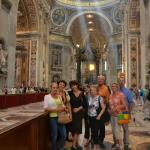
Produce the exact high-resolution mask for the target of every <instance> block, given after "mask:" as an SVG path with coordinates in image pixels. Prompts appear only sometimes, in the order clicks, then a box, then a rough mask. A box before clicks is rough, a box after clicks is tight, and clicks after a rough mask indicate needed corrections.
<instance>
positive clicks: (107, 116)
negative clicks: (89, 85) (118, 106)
mask: <svg viewBox="0 0 150 150" xmlns="http://www.w3.org/2000/svg"><path fill="white" fill-rule="evenodd" d="M100 98H101V97H100V96H99V97H98V103H99V108H98V109H97V115H98V114H99V113H100V111H101V110H102V108H101V104H100ZM100 120H102V121H103V122H104V123H108V122H109V121H110V114H109V112H108V104H106V108H105V111H104V113H103V114H102V116H101V119H100Z"/></svg>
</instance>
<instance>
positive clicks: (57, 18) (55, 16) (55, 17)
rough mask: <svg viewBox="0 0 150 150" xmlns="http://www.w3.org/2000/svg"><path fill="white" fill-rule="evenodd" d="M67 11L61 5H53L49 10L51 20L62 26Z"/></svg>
mask: <svg viewBox="0 0 150 150" xmlns="http://www.w3.org/2000/svg"><path fill="white" fill-rule="evenodd" d="M66 19H67V11H65V9H63V8H61V7H55V8H54V9H53V10H52V12H51V20H52V22H53V24H55V25H56V26H62V25H64V24H65V23H66Z"/></svg>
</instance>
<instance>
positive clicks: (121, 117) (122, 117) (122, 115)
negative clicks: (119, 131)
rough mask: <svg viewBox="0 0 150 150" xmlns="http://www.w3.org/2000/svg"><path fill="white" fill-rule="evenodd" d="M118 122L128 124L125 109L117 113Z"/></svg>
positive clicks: (127, 115) (127, 114)
mask: <svg viewBox="0 0 150 150" xmlns="http://www.w3.org/2000/svg"><path fill="white" fill-rule="evenodd" d="M117 117H118V124H119V125H123V124H128V123H129V113H128V112H127V111H125V112H122V113H120V114H118V116H117Z"/></svg>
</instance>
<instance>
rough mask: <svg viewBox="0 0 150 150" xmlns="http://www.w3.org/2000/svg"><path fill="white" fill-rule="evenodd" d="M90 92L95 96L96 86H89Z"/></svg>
mask: <svg viewBox="0 0 150 150" xmlns="http://www.w3.org/2000/svg"><path fill="white" fill-rule="evenodd" d="M90 93H91V96H96V95H97V93H98V92H97V88H96V87H91V88H90Z"/></svg>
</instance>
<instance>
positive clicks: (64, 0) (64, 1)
mask: <svg viewBox="0 0 150 150" xmlns="http://www.w3.org/2000/svg"><path fill="white" fill-rule="evenodd" d="M56 1H57V3H59V4H61V5H64V6H68V7H69V6H70V7H91V8H92V7H103V6H106V5H110V4H114V3H116V2H119V1H120V0H97V1H90V0H83V1H82V0H81V1H75V0H56Z"/></svg>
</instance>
